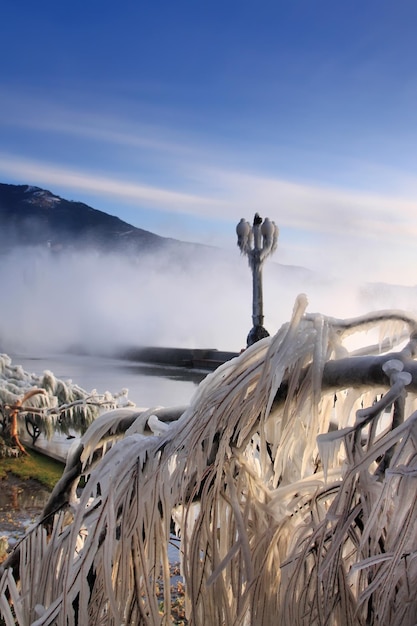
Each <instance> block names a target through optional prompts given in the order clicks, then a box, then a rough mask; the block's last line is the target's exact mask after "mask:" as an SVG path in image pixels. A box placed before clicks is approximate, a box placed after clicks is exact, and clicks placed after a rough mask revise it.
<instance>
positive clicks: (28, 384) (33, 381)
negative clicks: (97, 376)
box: [0, 354, 129, 456]
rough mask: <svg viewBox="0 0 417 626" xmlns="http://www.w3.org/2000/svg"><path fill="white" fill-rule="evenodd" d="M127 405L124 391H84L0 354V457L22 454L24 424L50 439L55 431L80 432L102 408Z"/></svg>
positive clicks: (49, 373) (23, 450) (68, 382)
mask: <svg viewBox="0 0 417 626" xmlns="http://www.w3.org/2000/svg"><path fill="white" fill-rule="evenodd" d="M120 404H129V401H128V399H127V390H126V389H124V390H122V391H121V392H120V393H117V394H114V395H113V394H111V393H110V392H108V391H107V392H105V393H103V394H98V393H97V391H96V390H93V391H92V392H87V391H86V390H84V389H82V388H81V387H79V386H78V385H76V384H74V383H73V382H72V381H70V380H69V381H63V380H60V379H58V378H56V377H55V376H54V375H53V373H52V372H50V371H45V372H44V373H43V374H42V375H41V376H37V375H36V374H31V373H29V372H26V371H25V370H24V369H23V368H22V366H20V365H14V364H13V363H12V360H11V358H10V357H9V356H8V355H7V354H0V456H17V455H19V454H25V453H26V450H25V447H24V445H23V444H22V442H21V439H20V436H19V431H20V428H19V426H20V427H21V426H22V424H23V423H24V422H23V420H25V423H26V425H27V426H28V427H30V429H32V431H33V429H36V430H38V431H39V432H40V431H42V433H43V434H44V435H45V436H46V437H48V438H50V437H51V436H52V434H53V433H54V432H60V433H63V434H68V433H69V432H70V431H76V432H77V433H80V434H83V433H84V432H85V431H86V430H87V428H88V426H89V425H90V424H91V423H92V422H93V420H94V419H95V418H96V417H97V416H98V415H99V413H100V412H102V411H103V409H111V408H115V407H116V406H119V405H120Z"/></svg>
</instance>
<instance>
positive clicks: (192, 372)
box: [10, 354, 207, 408]
mask: <svg viewBox="0 0 417 626" xmlns="http://www.w3.org/2000/svg"><path fill="white" fill-rule="evenodd" d="M10 357H11V358H12V364H13V365H21V366H22V367H23V369H24V370H25V371H27V372H30V373H34V374H36V375H37V376H40V375H42V374H43V372H44V371H45V370H49V371H50V372H52V373H53V374H54V376H55V377H56V378H59V379H61V380H63V381H64V382H66V381H68V380H71V381H72V382H73V383H75V384H77V385H79V386H80V387H82V388H83V389H85V390H86V391H88V392H89V391H92V390H93V389H96V390H97V392H98V393H104V392H105V391H110V392H111V393H112V394H115V393H118V392H120V391H121V390H122V389H124V388H127V389H128V390H129V394H128V398H129V400H131V401H132V402H134V403H135V404H136V405H137V406H138V407H146V408H147V407H154V406H167V407H169V406H177V405H183V404H188V403H189V402H190V400H191V398H192V396H193V394H194V392H195V390H196V389H197V386H198V384H199V383H200V382H201V380H203V378H204V377H205V376H206V375H207V372H204V371H202V370H197V369H186V368H182V367H169V366H159V365H149V364H146V363H139V362H132V361H127V360H122V359H115V358H110V357H96V356H84V355H74V354H41V355H34V354H33V355H32V354H10Z"/></svg>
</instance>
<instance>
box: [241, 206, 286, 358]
mask: <svg viewBox="0 0 417 626" xmlns="http://www.w3.org/2000/svg"><path fill="white" fill-rule="evenodd" d="M278 233H279V230H278V226H277V225H276V224H275V222H271V220H270V219H268V218H267V217H266V218H265V219H264V220H262V217H260V216H259V214H258V213H255V217H254V218H253V225H252V226H251V225H250V224H249V222H247V221H246V220H245V219H244V218H243V217H242V219H241V220H240V222H239V224H238V225H237V226H236V234H237V245H238V246H239V248H240V250H241V252H242V254H246V256H247V257H248V261H249V267H250V268H251V270H252V280H253V282H252V294H253V297H252V323H253V327H252V329H251V330H250V331H249V334H248V336H247V339H246V344H247V347H249V346H251V345H252V344H253V343H255V342H256V341H259V340H260V339H263V338H264V337H269V333H268V331H267V330H266V329H265V328H264V327H263V323H264V315H263V298H262V266H263V263H264V261H265V259H266V258H267V257H268V256H270V255H271V254H272V253H273V252H275V250H276V249H277V242H278Z"/></svg>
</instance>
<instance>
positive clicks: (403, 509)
mask: <svg viewBox="0 0 417 626" xmlns="http://www.w3.org/2000/svg"><path fill="white" fill-rule="evenodd" d="M305 306H306V302H305V299H304V298H299V299H298V301H297V303H296V307H295V309H294V314H293V318H292V320H291V322H290V323H288V324H286V325H285V326H283V327H282V328H281V329H280V331H279V332H278V333H277V334H276V335H275V337H272V338H266V339H264V340H262V341H260V342H258V343H255V344H254V345H253V346H251V347H250V348H249V349H248V350H246V351H245V352H244V353H243V354H242V355H240V356H239V357H238V358H236V359H234V360H233V361H231V362H229V363H226V364H224V365H223V366H221V367H220V368H219V369H218V370H217V371H216V372H214V373H213V374H211V375H209V376H208V377H207V378H206V379H205V380H204V381H203V382H202V383H201V385H200V386H199V388H198V390H197V392H196V394H195V396H194V398H193V400H192V402H191V404H190V406H189V407H188V408H187V409H186V410H184V412H183V413H182V415H181V416H180V417H179V419H178V420H177V421H174V422H172V423H171V425H169V426H168V427H165V428H164V427H163V426H162V425H161V422H163V421H164V420H163V419H162V413H161V412H160V410H155V411H152V410H150V411H149V412H148V413H147V414H144V413H138V412H136V413H135V412H134V411H128V410H124V411H122V412H119V413H118V412H113V413H112V414H110V415H107V416H106V415H103V416H102V417H101V418H99V419H98V420H97V421H96V422H95V423H94V425H93V426H92V427H91V428H90V429H89V430H88V431H87V433H86V434H85V435H84V437H83V439H82V442H81V444H80V446H79V448H78V450H76V451H74V454H73V455H72V457H71V458H70V459H69V460H68V463H67V467H66V470H65V473H64V476H63V478H62V480H61V481H60V483H59V484H58V485H57V487H56V490H55V492H54V494H53V495H52V501H51V502H50V504H49V507H47V509H46V511H45V515H46V519H44V520H43V523H42V522H39V523H38V524H37V525H35V527H34V528H33V530H32V531H31V532H29V533H28V534H27V535H26V537H25V539H24V540H23V541H22V543H21V544H20V545H19V546H18V548H17V549H16V550H15V552H14V553H13V554H12V555H11V558H10V559H9V562H8V563H7V565H6V567H5V568H4V571H3V575H2V578H1V583H0V610H1V612H2V615H3V618H4V620H5V622H6V624H8V625H9V624H15V623H17V624H19V625H23V624H25V625H26V624H33V625H35V624H36V626H41V625H46V624H59V625H62V626H63V625H68V626H70V625H72V624H76V623H84V624H86V623H88V624H108V625H120V624H132V625H138V624H139V625H145V624H146V625H156V624H168V623H170V617H169V607H170V602H171V597H170V593H171V592H170V569H169V561H168V543H169V538H170V532H171V530H172V526H173V524H174V523H175V525H176V528H177V532H178V533H179V535H180V537H181V554H182V570H183V575H184V578H185V583H186V606H187V617H188V623H189V624H193V625H201V624H205V625H206V624H207V625H208V626H219V625H222V624H224V625H226V626H232V625H233V626H240V625H242V626H243V625H245V626H246V625H249V624H253V625H260V624H262V626H269V625H271V626H272V625H273V626H275V624H284V625H291V626H296V625H305V626H307V625H309V626H310V625H325V624H326V625H328V626H331V625H340V626H346V624H349V625H356V624H357V625H365V624H378V625H385V626H400V625H401V626H404V625H408V626H411V625H413V624H414V623H415V616H416V615H417V598H416V594H415V589H416V585H417V561H416V558H415V557H416V541H417V540H416V531H415V528H416V524H417V497H416V496H417V482H416V477H417V464H416V463H417V437H416V432H417V431H416V423H417V412H415V400H416V395H415V394H416V390H417V370H416V367H415V365H416V364H415V362H414V360H413V359H414V356H415V353H416V337H417V320H416V319H414V318H412V317H410V316H408V315H407V314H405V313H402V312H396V311H387V312H382V313H376V314H370V315H368V316H366V317H362V318H357V319H352V320H337V319H331V318H326V317H323V316H321V315H309V314H306V313H305ZM368 328H369V329H372V328H376V329H377V330H378V331H381V333H380V337H379V342H378V343H379V344H380V345H385V343H384V338H385V335H386V333H385V331H384V330H383V329H384V328H385V329H387V328H389V330H390V333H391V334H390V337H389V342H388V345H389V346H390V349H392V348H395V346H396V345H398V346H401V349H400V348H398V349H397V351H396V352H392V353H387V352H386V351H385V353H378V350H377V348H376V347H375V346H373V345H372V346H369V348H368V349H364V348H363V346H362V347H361V349H360V350H358V351H357V352H356V353H355V354H353V353H351V352H348V350H347V348H346V345H347V338H348V336H349V335H352V334H354V335H358V336H363V334H364V333H363V331H364V330H366V329H368ZM405 332H406V333H407V341H404V337H405V334H404V333H405ZM400 342H401V344H400ZM357 347H358V346H357ZM151 416H154V417H151ZM149 418H151V419H150V420H149ZM149 421H150V423H151V424H153V425H154V427H155V430H156V431H157V432H159V433H160V434H159V435H149V436H145V435H144V434H143V433H144V432H145V428H146V423H148V424H149ZM80 474H84V475H85V476H86V477H88V482H87V484H86V486H85V488H84V489H83V491H82V493H81V495H80V497H79V499H78V497H77V495H76V491H75V488H74V487H75V486H76V485H77V484H78V480H79V477H80ZM58 505H59V506H58ZM58 509H59V510H58ZM51 511H55V515H54V516H52V515H49V513H50V512H51ZM13 567H14V569H12V568H13ZM160 577H161V578H162V585H161V582H160V580H159V584H160V587H161V586H162V588H163V596H164V597H163V603H162V604H160V602H159V598H157V595H156V593H155V584H156V581H157V579H160ZM10 604H11V605H12V607H13V610H14V615H15V617H14V616H12V609H11V608H10Z"/></svg>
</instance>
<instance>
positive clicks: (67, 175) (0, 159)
mask: <svg viewBox="0 0 417 626" xmlns="http://www.w3.org/2000/svg"><path fill="white" fill-rule="evenodd" d="M0 172H1V173H2V175H7V176H12V177H13V178H14V179H17V178H19V179H20V180H22V181H24V182H27V181H30V182H32V183H33V184H35V183H36V181H37V184H45V185H54V184H56V185H59V186H64V187H66V188H70V189H72V190H73V191H76V192H80V193H81V192H83V191H87V192H89V193H94V194H95V195H97V196H103V197H106V196H109V195H111V196H112V197H113V198H117V199H119V200H124V201H130V202H133V201H136V202H146V203H147V204H150V205H152V206H155V207H157V208H163V209H164V210H171V211H173V210H174V211H178V212H182V213H187V212H194V211H196V210H199V211H201V209H202V208H203V207H206V208H207V206H208V205H212V204H213V202H215V201H213V200H212V199H210V198H205V197H203V196H198V195H193V194H188V193H181V192H177V191H171V190H168V189H164V188H160V187H151V186H147V185H140V184H137V183H134V182H129V181H126V180H121V179H117V178H112V177H111V175H109V176H107V175H104V174H103V175H98V174H94V173H88V172H87V171H85V170H84V171H77V170H74V169H70V168H65V167H57V166H55V165H52V164H50V163H43V162H39V161H31V160H28V159H23V158H20V157H16V156H13V155H10V154H7V155H6V154H1V153H0Z"/></svg>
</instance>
